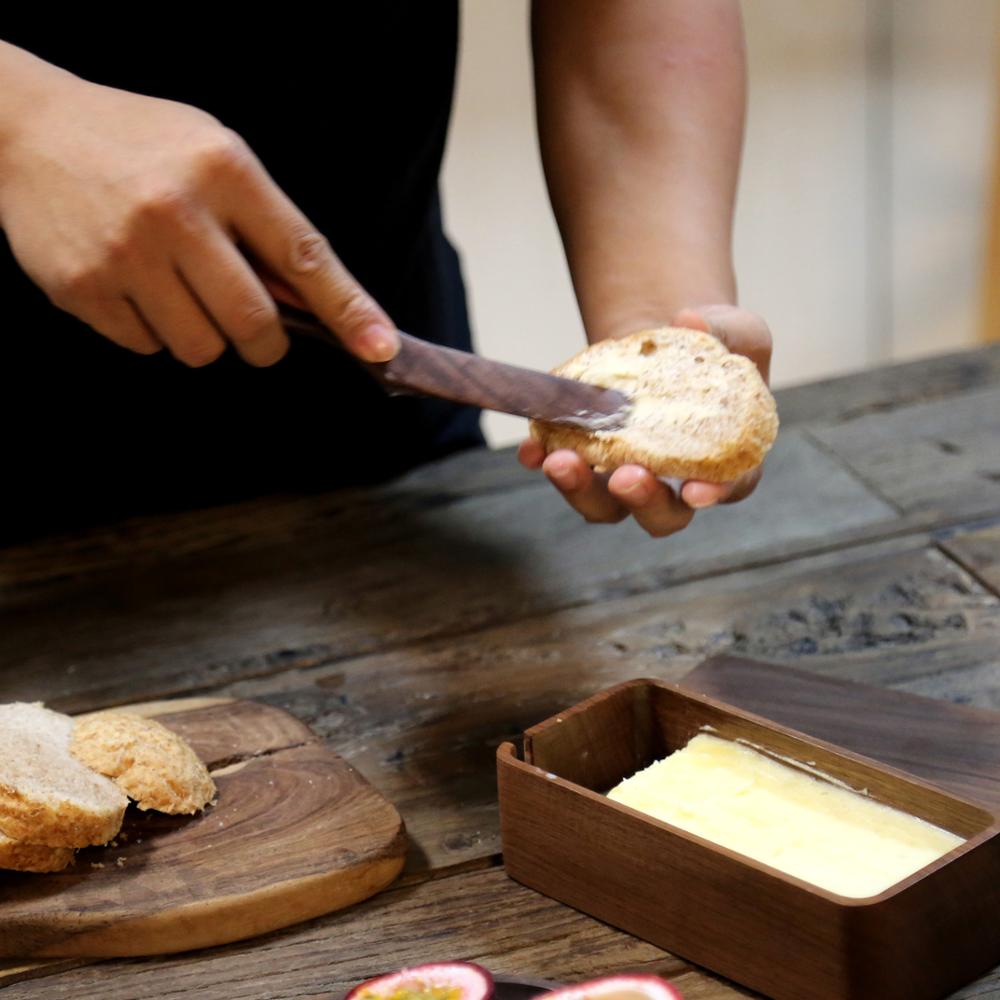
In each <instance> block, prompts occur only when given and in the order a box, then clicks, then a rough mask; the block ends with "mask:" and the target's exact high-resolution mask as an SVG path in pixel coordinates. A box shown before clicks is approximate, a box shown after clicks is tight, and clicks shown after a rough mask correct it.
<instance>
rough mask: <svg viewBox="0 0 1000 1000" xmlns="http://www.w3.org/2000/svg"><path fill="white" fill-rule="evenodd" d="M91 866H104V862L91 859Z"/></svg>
mask: <svg viewBox="0 0 1000 1000" xmlns="http://www.w3.org/2000/svg"><path fill="white" fill-rule="evenodd" d="M90 867H91V868H103V867H104V864H103V863H102V862H100V861H91V862H90Z"/></svg>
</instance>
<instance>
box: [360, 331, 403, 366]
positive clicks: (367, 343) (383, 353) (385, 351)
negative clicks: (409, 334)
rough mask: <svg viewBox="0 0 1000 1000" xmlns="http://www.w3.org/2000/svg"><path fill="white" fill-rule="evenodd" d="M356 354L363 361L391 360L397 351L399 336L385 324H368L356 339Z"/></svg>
mask: <svg viewBox="0 0 1000 1000" xmlns="http://www.w3.org/2000/svg"><path fill="white" fill-rule="evenodd" d="M357 349H358V354H359V355H360V356H361V357H362V358H364V359H365V361H391V360H392V359H393V358H394V357H395V356H396V354H397V352H398V351H399V337H398V336H397V335H396V332H395V330H390V329H389V328H388V327H385V326H370V327H368V329H367V330H365V332H364V333H362V334H361V336H360V337H358V339H357Z"/></svg>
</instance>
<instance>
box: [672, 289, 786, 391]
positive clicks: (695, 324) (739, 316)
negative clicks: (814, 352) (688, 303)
mask: <svg viewBox="0 0 1000 1000" xmlns="http://www.w3.org/2000/svg"><path fill="white" fill-rule="evenodd" d="M671 323H672V324H673V325H674V326H683V327H687V328H688V329H689V330H702V331H703V332H704V333H710V334H711V335H712V336H713V337H716V338H718V339H719V340H721V341H722V343H723V344H725V345H726V347H727V348H729V350H730V351H732V353H733V354H742V355H743V356H744V357H747V358H749V359H750V360H751V361H752V362H753V363H754V364H755V365H756V366H757V370H758V371H759V372H760V374H761V376H762V377H763V379H764V381H765V382H767V381H768V380H769V378H770V375H771V347H772V339H771V330H770V328H769V327H768V325H767V323H765V322H764V320H763V319H762V318H761V317H760V316H758V315H757V314H756V313H752V312H749V311H748V310H746V309H741V308H740V307H739V306H733V305H707V306H692V307H689V308H686V309H681V310H679V311H678V312H677V313H675V314H674V316H673V318H672V319H671Z"/></svg>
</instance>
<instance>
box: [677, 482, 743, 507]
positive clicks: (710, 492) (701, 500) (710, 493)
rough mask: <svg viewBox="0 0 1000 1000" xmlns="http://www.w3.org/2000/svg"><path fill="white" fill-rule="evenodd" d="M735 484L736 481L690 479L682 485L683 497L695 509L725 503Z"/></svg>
mask: <svg viewBox="0 0 1000 1000" xmlns="http://www.w3.org/2000/svg"><path fill="white" fill-rule="evenodd" d="M734 485H735V484H734V483H703V482H701V481H700V480H697V479H689V480H688V481H687V482H686V483H685V484H684V485H683V486H682V487H681V499H682V500H683V501H684V503H686V504H687V505H688V506H689V507H691V508H693V509H694V510H702V509H704V508H705V507H713V506H715V504H717V503H725V501H726V500H727V499H728V497H729V495H730V494H731V493H732V491H733V487H734Z"/></svg>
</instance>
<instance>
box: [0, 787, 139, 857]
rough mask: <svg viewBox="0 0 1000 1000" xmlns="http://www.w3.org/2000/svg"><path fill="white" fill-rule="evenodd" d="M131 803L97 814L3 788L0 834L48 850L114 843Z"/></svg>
mask: <svg viewBox="0 0 1000 1000" xmlns="http://www.w3.org/2000/svg"><path fill="white" fill-rule="evenodd" d="M127 805H128V800H127V799H126V798H125V797H124V796H122V803H121V807H120V808H118V809H111V810H108V811H107V812H101V813H97V812H94V811H92V810H88V809H85V808H83V807H81V806H79V805H77V804H76V803H74V802H67V801H65V800H64V801H60V802H58V803H54V804H50V803H47V802H39V801H37V800H33V799H30V798H28V797H26V796H25V795H23V794H22V793H21V792H19V791H18V790H17V789H16V788H12V787H11V786H10V785H6V784H0V833H2V834H3V835H4V836H6V837H9V838H10V839H11V840H18V841H21V842H23V843H26V844H37V845H39V846H45V847H89V846H91V845H98V844H106V843H107V842H108V841H109V840H113V839H114V838H115V837H116V836H117V834H118V831H119V830H120V829H121V828H122V820H123V819H124V817H125V808H126V806H127Z"/></svg>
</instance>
